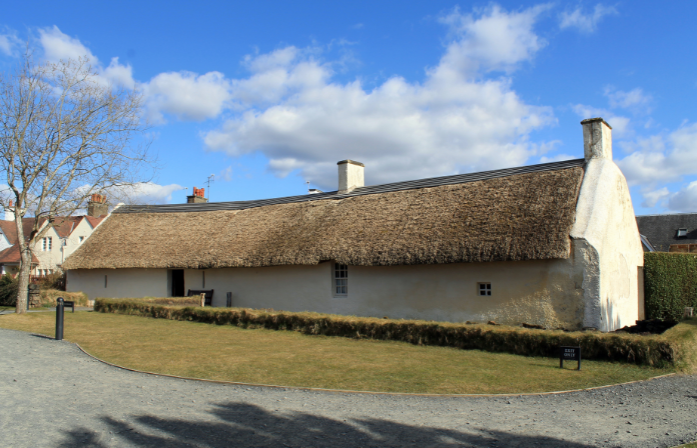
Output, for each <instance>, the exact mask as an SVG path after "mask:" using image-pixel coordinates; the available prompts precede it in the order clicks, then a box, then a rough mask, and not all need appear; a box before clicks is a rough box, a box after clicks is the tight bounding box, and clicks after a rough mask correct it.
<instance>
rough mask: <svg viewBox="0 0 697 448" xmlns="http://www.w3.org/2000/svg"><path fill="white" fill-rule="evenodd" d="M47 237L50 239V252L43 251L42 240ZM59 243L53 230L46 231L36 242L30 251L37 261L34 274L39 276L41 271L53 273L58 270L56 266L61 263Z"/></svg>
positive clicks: (61, 254)
mask: <svg viewBox="0 0 697 448" xmlns="http://www.w3.org/2000/svg"><path fill="white" fill-rule="evenodd" d="M47 237H50V238H51V250H43V238H47ZM61 241H62V240H61V238H60V237H59V236H58V233H57V232H56V230H55V229H54V228H50V229H48V231H47V232H46V234H45V235H44V236H43V237H41V238H39V239H38V240H36V242H35V244H34V247H33V249H32V251H33V253H34V256H35V257H36V258H37V260H39V264H38V265H37V266H36V268H35V269H34V272H35V273H36V274H39V273H40V271H41V270H46V269H49V270H53V271H55V270H57V269H58V265H60V264H61V263H62V262H63V250H62V247H61ZM47 249H48V248H47Z"/></svg>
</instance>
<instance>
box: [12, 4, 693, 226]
mask: <svg viewBox="0 0 697 448" xmlns="http://www.w3.org/2000/svg"><path fill="white" fill-rule="evenodd" d="M240 3H242V2H240ZM696 16H697V3H695V2H687V1H684V2H666V3H660V4H659V3H657V2H648V1H634V2H627V1H624V2H622V1H620V2H613V3H597V2H552V3H537V2H508V1H503V2H497V3H489V2H468V3H464V2H460V3H457V2H452V1H429V2H404V1H400V2H391V1H378V2H376V1H372V2H361V1H351V2H326V1H322V2H320V1H296V2H271V1H259V2H245V3H244V4H240V5H236V4H235V3H233V2H205V1H200V2H196V3H192V2H172V1H168V2H154V1H152V2H150V1H149V2H143V1H140V2H129V1H121V2H118V3H106V2H61V3H56V2H12V3H11V4H8V5H4V7H3V14H2V16H0V66H1V67H2V69H3V70H4V69H7V68H8V67H11V66H12V64H13V63H14V62H15V61H16V60H17V55H19V54H20V52H21V51H22V48H23V45H24V43H25V42H27V41H29V42H30V44H31V45H32V46H34V47H35V48H36V54H37V55H39V57H41V58H45V59H48V60H51V59H59V58H67V57H76V56H79V55H86V56H88V57H90V58H91V59H92V62H93V64H94V65H95V67H97V69H98V70H99V71H100V74H101V76H103V77H105V78H107V79H108V80H109V81H110V82H113V83H115V84H119V85H123V86H126V87H128V88H133V89H138V90H139V91H141V92H142V94H143V95H144V99H145V104H146V116H147V117H148V119H149V121H150V123H151V124H152V128H151V137H152V149H153V151H155V152H156V153H157V155H158V158H159V160H160V166H161V169H160V170H159V171H158V173H157V175H156V178H155V179H154V181H153V182H152V183H150V184H148V185H145V186H143V188H142V190H141V191H140V194H141V195H142V199H143V200H144V201H148V202H164V203H166V202H174V203H177V202H183V201H184V200H185V199H184V196H185V195H186V194H191V187H193V186H196V187H202V186H205V185H204V184H205V182H206V179H207V177H208V176H209V175H211V174H214V175H215V181H214V182H213V184H212V185H211V187H212V188H211V191H210V195H211V200H213V201H232V200H247V199H257V198H266V197H276V196H289V195H295V194H303V193H305V192H306V191H307V188H308V185H307V182H308V181H309V182H310V187H311V188H320V189H323V190H325V191H327V190H333V189H336V183H337V179H336V177H337V174H336V171H337V170H336V162H337V161H339V160H343V159H347V158H350V159H354V160H359V161H361V162H364V163H365V165H366V183H368V184H377V183H383V182H391V181H400V180H409V179H416V178H423V177H431V176H442V175H448V174H456V173H465V172H472V171H481V170H488V169H496V168H503V167H509V166H519V165H528V164H534V163H540V162H546V161H552V160H563V159H565V158H580V157H582V155H583V147H582V133H581V126H580V124H579V122H580V120H581V119H583V118H589V117H594V116H602V117H604V118H605V119H606V120H607V121H608V122H609V123H610V124H611V125H612V126H613V128H614V130H613V137H614V159H615V161H616V162H617V163H618V165H619V166H620V167H621V168H622V170H623V171H624V173H625V175H626V177H627V180H628V182H629V184H630V187H631V191H632V197H633V202H634V207H635V210H636V212H637V214H649V213H664V212H694V211H697V116H696V115H697V110H696V109H695V107H694V105H695V104H696V103H697V102H696V101H695V100H696V99H697V70H695V68H696V67H695V65H696V61H695V57H694V54H695V53H696V52H695V50H694V49H693V47H694V46H695V45H696V44H695V43H696V42H697V36H696V34H697V32H696V31H694V26H693V23H692V22H693V20H694V17H696ZM183 188H188V190H184V189H183Z"/></svg>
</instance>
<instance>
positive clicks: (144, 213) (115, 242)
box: [63, 160, 583, 269]
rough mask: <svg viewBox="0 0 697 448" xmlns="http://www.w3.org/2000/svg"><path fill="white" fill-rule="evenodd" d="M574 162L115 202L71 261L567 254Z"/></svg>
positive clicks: (383, 260) (380, 261)
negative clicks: (296, 190)
mask: <svg viewBox="0 0 697 448" xmlns="http://www.w3.org/2000/svg"><path fill="white" fill-rule="evenodd" d="M573 162H574V163H566V164H564V163H561V164H545V165H538V166H537V167H540V168H536V169H526V170H525V171H517V172H519V173H520V172H522V174H511V175H507V174H505V173H506V171H505V170H501V171H497V172H489V173H498V174H497V175H493V174H492V175H487V176H482V173H475V174H474V175H467V176H470V177H465V178H464V179H470V180H465V181H459V183H454V181H453V178H456V176H451V177H447V178H445V177H444V178H437V179H432V180H430V182H429V180H424V181H418V182H419V184H418V185H419V186H413V187H410V188H394V187H393V188H382V189H377V190H376V188H377V187H364V190H363V191H370V192H372V193H370V192H369V193H360V192H359V193H360V194H356V193H354V194H353V195H351V196H346V197H337V196H336V195H334V196H332V197H333V198H332V197H329V198H327V197H326V196H325V197H317V198H313V196H315V195H307V196H302V197H300V198H302V199H297V200H286V201H282V200H279V201H277V203H275V204H271V205H263V206H258V205H257V206H252V207H251V208H244V207H242V206H240V204H243V203H219V204H221V205H219V206H218V207H219V208H222V209H220V210H212V211H196V209H195V208H192V209H187V208H186V206H180V207H179V208H178V209H174V210H180V211H171V210H173V209H172V207H171V206H169V208H167V207H168V206H159V207H164V208H157V207H158V206H156V208H151V209H148V208H143V209H138V208H133V207H131V208H128V209H124V210H123V211H122V212H118V209H117V212H115V213H113V214H112V215H111V216H110V217H109V218H108V219H106V221H104V222H103V223H102V225H101V226H99V227H98V228H97V229H96V230H95V232H94V233H93V234H92V235H91V236H90V238H88V239H87V241H86V242H85V243H84V244H83V245H82V246H81V247H80V248H79V249H77V250H76V251H75V252H74V253H73V254H72V255H71V256H70V257H69V258H68V259H67V260H66V261H65V263H64V265H63V267H64V268H65V269H97V268H214V267H258V266H275V265H312V264H317V263H320V262H322V261H326V260H336V261H337V262H340V263H345V264H349V265H363V266H372V265H408V264H434V263H458V262H477V261H502V260H534V259H550V258H567V257H568V256H569V251H570V239H569V232H570V230H571V226H572V225H573V223H574V219H575V210H576V200H577V196H578V192H579V189H580V186H581V181H582V179H583V163H582V161H581V160H579V161H573ZM526 168H535V167H526ZM502 173H503V174H502ZM514 173H515V172H514ZM448 179H449V180H448ZM458 179H463V178H462V176H460V177H459V178H458ZM472 179H481V180H472ZM455 180H457V179H455ZM414 182H416V181H414ZM390 185H398V184H390ZM399 185H402V184H399ZM402 186H403V185H402ZM375 191H378V192H375ZM380 191H382V192H380ZM225 204H228V205H227V206H225ZM246 204H249V203H246ZM188 205H198V204H188ZM201 205H202V206H203V205H205V204H201ZM206 206H207V207H211V206H214V204H208V205H206ZM225 207H228V208H231V209H224V208H225ZM182 210H192V211H188V212H187V211H182Z"/></svg>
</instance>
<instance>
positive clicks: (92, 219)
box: [85, 215, 107, 229]
mask: <svg viewBox="0 0 697 448" xmlns="http://www.w3.org/2000/svg"><path fill="white" fill-rule="evenodd" d="M106 217H107V215H102V216H100V217H99V218H95V217H93V216H85V219H86V220H87V222H89V223H90V225H91V226H92V228H93V229H94V228H95V227H97V226H98V225H99V223H100V222H102V221H104V218H106Z"/></svg>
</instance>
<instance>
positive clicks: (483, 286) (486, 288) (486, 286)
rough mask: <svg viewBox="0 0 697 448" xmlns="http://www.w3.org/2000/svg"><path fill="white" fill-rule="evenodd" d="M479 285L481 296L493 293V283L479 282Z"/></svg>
mask: <svg viewBox="0 0 697 448" xmlns="http://www.w3.org/2000/svg"><path fill="white" fill-rule="evenodd" d="M478 285H479V295H480V296H490V295H491V283H478Z"/></svg>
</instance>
